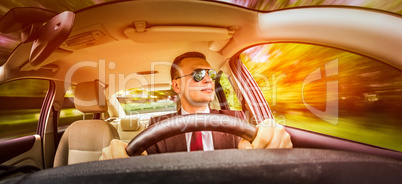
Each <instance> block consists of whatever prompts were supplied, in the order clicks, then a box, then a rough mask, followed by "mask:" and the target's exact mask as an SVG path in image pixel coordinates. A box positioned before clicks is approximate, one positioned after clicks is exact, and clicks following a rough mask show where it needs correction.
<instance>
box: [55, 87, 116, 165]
mask: <svg viewBox="0 0 402 184" xmlns="http://www.w3.org/2000/svg"><path fill="white" fill-rule="evenodd" d="M74 95H75V97H74V104H75V107H76V108H77V109H78V110H80V111H81V112H83V113H102V112H106V111H107V103H106V98H105V95H104V93H103V89H102V87H101V86H100V84H99V83H98V82H95V81H93V82H84V83H80V84H78V85H77V86H76V88H75V93H74ZM112 139H119V135H118V133H117V130H116V129H115V128H114V127H113V126H112V125H110V124H109V123H108V122H106V121H104V120H100V119H91V120H79V121H76V122H74V123H72V124H71V125H70V126H69V127H68V128H67V129H66V131H65V132H64V134H63V136H62V138H61V140H60V143H59V146H58V148H57V151H56V155H55V159H54V164H53V166H54V167H58V166H62V165H69V164H75V163H81V162H89V161H95V160H98V159H99V157H100V156H101V154H102V149H103V148H104V147H107V146H109V144H110V141H111V140H112Z"/></svg>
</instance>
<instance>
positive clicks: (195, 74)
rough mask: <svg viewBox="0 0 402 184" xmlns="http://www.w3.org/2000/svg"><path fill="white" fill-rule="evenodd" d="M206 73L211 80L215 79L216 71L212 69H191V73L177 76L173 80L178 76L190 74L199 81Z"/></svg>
mask: <svg viewBox="0 0 402 184" xmlns="http://www.w3.org/2000/svg"><path fill="white" fill-rule="evenodd" d="M207 73H208V76H209V77H211V79H212V80H215V77H216V71H215V70H213V69H195V70H194V71H193V73H191V74H187V75H183V76H180V77H177V78H176V79H175V80H177V79H178V78H182V77H185V76H189V75H192V76H193V79H194V80H195V81H197V82H200V81H202V79H204V77H205V76H206V75H207Z"/></svg>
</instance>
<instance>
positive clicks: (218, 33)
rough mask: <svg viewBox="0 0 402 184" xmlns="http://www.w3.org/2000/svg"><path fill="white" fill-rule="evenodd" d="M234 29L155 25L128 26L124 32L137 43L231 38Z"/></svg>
mask: <svg viewBox="0 0 402 184" xmlns="http://www.w3.org/2000/svg"><path fill="white" fill-rule="evenodd" d="M233 33H234V32H233V31H232V30H229V29H228V28H219V27H201V26H153V27H149V28H141V29H139V28H138V27H137V29H136V28H127V29H125V30H124V34H125V35H126V36H127V37H128V38H130V39H131V40H133V41H134V42H137V43H155V42H197V41H208V42H210V41H217V40H229V39H231V38H232V35H233Z"/></svg>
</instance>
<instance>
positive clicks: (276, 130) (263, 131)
mask: <svg viewBox="0 0 402 184" xmlns="http://www.w3.org/2000/svg"><path fill="white" fill-rule="evenodd" d="M170 75H171V79H172V88H173V90H174V91H175V92H176V93H177V94H178V96H179V102H180V103H179V104H180V105H181V107H180V110H178V112H177V113H173V114H168V115H163V116H158V117H154V118H151V119H150V126H152V125H153V124H155V123H157V122H159V121H161V120H164V119H167V118H170V117H174V116H176V115H185V114H196V113H212V114H225V115H229V116H234V117H237V118H241V119H245V117H244V114H243V112H241V111H231V110H219V111H218V110H213V109H210V108H209V106H208V104H209V103H210V102H211V101H212V100H213V98H214V96H215V82H214V80H213V79H214V78H215V76H216V71H215V70H213V69H212V68H211V66H210V65H209V63H208V62H207V61H206V57H205V55H204V54H202V53H199V52H187V53H184V54H182V55H180V56H178V57H176V59H175V60H174V62H173V64H172V67H171V70H170ZM265 121H269V120H265ZM265 121H264V122H265ZM264 122H262V123H260V126H257V128H258V130H257V135H256V137H255V138H254V140H253V141H252V142H249V141H247V140H244V139H241V138H239V137H237V136H235V135H232V134H228V133H222V132H214V131H198V132H188V133H185V134H180V135H176V136H173V137H170V138H167V139H165V140H162V141H160V142H158V143H156V144H154V145H152V146H151V147H150V148H148V149H147V150H146V151H144V153H143V155H147V154H155V153H165V152H178V151H198V150H203V151H211V150H215V149H233V148H239V149H262V148H292V147H293V145H292V142H291V140H290V136H289V134H288V133H287V132H286V131H285V128H284V127H283V126H280V125H275V126H269V125H270V124H269V123H264ZM126 147H127V144H126V143H124V142H122V141H119V140H116V139H115V140H112V141H111V142H110V145H109V146H108V147H106V148H104V149H103V150H102V156H101V157H100V160H107V159H115V158H126V157H129V156H128V155H127V152H126V151H125V148H126Z"/></svg>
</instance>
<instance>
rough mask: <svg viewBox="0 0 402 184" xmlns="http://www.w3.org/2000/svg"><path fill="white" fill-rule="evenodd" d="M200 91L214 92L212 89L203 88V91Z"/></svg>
mask: <svg viewBox="0 0 402 184" xmlns="http://www.w3.org/2000/svg"><path fill="white" fill-rule="evenodd" d="M201 91H204V92H213V91H214V90H213V89H212V88H204V89H202V90H201Z"/></svg>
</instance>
